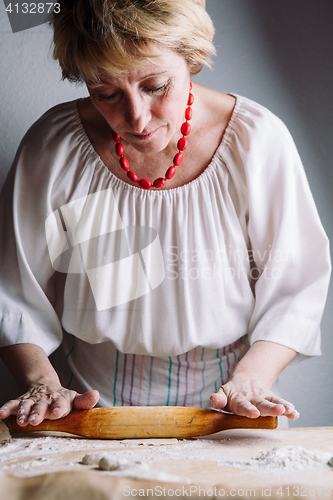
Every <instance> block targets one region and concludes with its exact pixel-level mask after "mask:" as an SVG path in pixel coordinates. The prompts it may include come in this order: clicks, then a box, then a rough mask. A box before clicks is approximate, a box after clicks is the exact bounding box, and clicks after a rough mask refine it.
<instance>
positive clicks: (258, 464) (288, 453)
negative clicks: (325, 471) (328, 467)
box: [225, 446, 331, 472]
mask: <svg viewBox="0 0 333 500" xmlns="http://www.w3.org/2000/svg"><path fill="white" fill-rule="evenodd" d="M330 455H331V454H330V453H325V452H322V451H315V450H307V449H305V448H303V447H302V446H280V447H276V448H273V449H272V450H269V451H266V452H262V453H261V454H260V455H258V456H257V457H253V458H251V459H250V460H248V461H227V462H225V464H226V465H229V466H231V467H235V468H237V469H239V468H244V469H247V468H251V469H254V470H258V471H267V472H269V471H274V470H291V469H304V468H306V467H318V466H322V465H325V464H328V461H329V459H330Z"/></svg>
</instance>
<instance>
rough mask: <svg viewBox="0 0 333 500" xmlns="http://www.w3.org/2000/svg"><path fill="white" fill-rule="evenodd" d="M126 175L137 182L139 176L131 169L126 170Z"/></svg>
mask: <svg viewBox="0 0 333 500" xmlns="http://www.w3.org/2000/svg"><path fill="white" fill-rule="evenodd" d="M127 175H128V177H129V178H130V179H132V181H133V182H138V180H139V177H138V176H137V175H136V174H135V173H134V172H132V170H129V171H128V172H127Z"/></svg>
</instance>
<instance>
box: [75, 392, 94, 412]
mask: <svg viewBox="0 0 333 500" xmlns="http://www.w3.org/2000/svg"><path fill="white" fill-rule="evenodd" d="M98 400H99V392H98V391H89V392H85V393H84V394H77V395H76V396H75V398H74V408H75V410H91V408H93V407H94V406H95V405H97V403H98Z"/></svg>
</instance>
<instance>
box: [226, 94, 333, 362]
mask: <svg viewBox="0 0 333 500" xmlns="http://www.w3.org/2000/svg"><path fill="white" fill-rule="evenodd" d="M231 143H232V144H231ZM229 145H232V147H231V148H230V151H232V152H231V153H230V155H231V156H230V159H229V160H230V161H229V164H230V166H231V170H232V175H233V177H234V179H235V185H236V189H237V190H238V197H239V203H240V206H242V207H243V208H242V209H241V212H242V214H243V228H244V234H245V235H246V238H247V245H248V249H249V257H250V260H251V261H252V262H251V264H252V265H251V273H250V276H249V279H250V280H253V281H254V282H255V284H254V287H253V289H254V294H255V306H254V310H253V313H252V317H251V320H250V323H249V330H248V334H249V340H250V344H251V345H252V344H253V343H254V342H256V341H258V340H267V341H271V342H276V343H279V344H282V345H285V346H288V347H290V348H292V349H294V350H295V351H297V352H298V353H299V356H298V360H299V359H301V358H302V357H308V356H313V355H319V354H321V350H320V321H321V317H322V313H323V309H324V306H325V301H326V295H327V289H328V284H329V276H330V257H329V244H328V239H327V236H326V234H325V232H324V229H323V227H322V225H321V222H320V219H319V216H318V212H317V209H316V206H315V203H314V200H313V197H312V194H311V192H310V188H309V185H308V181H307V179H306V175H305V172H304V169H303V166H302V162H301V159H300V157H299V154H298V151H297V149H296V146H295V144H294V141H293V139H292V137H291V135H290V133H289V131H288V130H287V128H286V127H285V125H284V124H283V123H282V122H281V120H280V119H278V118H277V117H276V116H275V115H274V114H272V113H271V112H269V111H268V110H267V109H265V108H263V107H262V106H259V105H256V106H252V104H251V101H248V102H245V104H244V106H242V107H241V109H240V111H239V114H238V120H236V121H235V123H234V127H233V130H232V132H231V134H230V137H229Z"/></svg>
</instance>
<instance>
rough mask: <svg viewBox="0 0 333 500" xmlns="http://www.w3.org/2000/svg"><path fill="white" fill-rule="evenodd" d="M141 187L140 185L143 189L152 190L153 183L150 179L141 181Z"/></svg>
mask: <svg viewBox="0 0 333 500" xmlns="http://www.w3.org/2000/svg"><path fill="white" fill-rule="evenodd" d="M139 185H140V187H142V189H150V188H151V182H150V181H149V180H148V179H140V180H139Z"/></svg>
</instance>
